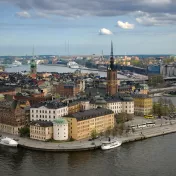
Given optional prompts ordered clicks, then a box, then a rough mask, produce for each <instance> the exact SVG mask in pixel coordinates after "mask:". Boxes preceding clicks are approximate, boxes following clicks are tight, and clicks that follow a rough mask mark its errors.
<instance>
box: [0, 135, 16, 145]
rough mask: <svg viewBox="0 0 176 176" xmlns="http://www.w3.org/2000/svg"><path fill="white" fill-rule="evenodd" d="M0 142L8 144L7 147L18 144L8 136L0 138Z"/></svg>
mask: <svg viewBox="0 0 176 176" xmlns="http://www.w3.org/2000/svg"><path fill="white" fill-rule="evenodd" d="M0 144H2V145H6V146H9V147H17V146H18V142H17V141H15V140H13V139H11V138H8V137H4V138H1V139H0Z"/></svg>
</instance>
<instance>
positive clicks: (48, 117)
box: [30, 101, 68, 122]
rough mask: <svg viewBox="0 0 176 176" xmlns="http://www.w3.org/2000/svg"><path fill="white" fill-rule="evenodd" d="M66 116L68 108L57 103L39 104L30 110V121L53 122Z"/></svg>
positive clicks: (63, 104)
mask: <svg viewBox="0 0 176 176" xmlns="http://www.w3.org/2000/svg"><path fill="white" fill-rule="evenodd" d="M67 114H68V106H67V105H66V104H65V103H62V102H57V101H47V102H41V103H39V104H37V105H34V106H32V107H31V108H30V121H36V120H42V121H51V122H52V121H53V120H55V119H58V118H60V117H63V116H64V115H67Z"/></svg>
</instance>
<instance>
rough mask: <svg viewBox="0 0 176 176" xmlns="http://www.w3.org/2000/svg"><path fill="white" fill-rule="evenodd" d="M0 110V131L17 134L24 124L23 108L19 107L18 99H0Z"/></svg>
mask: <svg viewBox="0 0 176 176" xmlns="http://www.w3.org/2000/svg"><path fill="white" fill-rule="evenodd" d="M0 112H1V113H0V131H2V132H5V133H10V134H16V135H17V134H18V132H19V129H20V128H22V127H24V126H25V124H26V118H25V110H23V109H21V108H20V105H19V103H18V101H16V100H14V101H0Z"/></svg>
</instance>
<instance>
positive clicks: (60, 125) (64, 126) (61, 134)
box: [53, 118, 68, 141]
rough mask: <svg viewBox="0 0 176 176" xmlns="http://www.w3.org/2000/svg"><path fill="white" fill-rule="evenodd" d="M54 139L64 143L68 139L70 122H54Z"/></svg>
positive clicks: (61, 119)
mask: <svg viewBox="0 0 176 176" xmlns="http://www.w3.org/2000/svg"><path fill="white" fill-rule="evenodd" d="M53 139H54V140H58V141H63V140H67V139H68V122H67V120H65V119H63V118H60V119H56V120H54V121H53Z"/></svg>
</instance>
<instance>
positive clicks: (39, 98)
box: [13, 93, 52, 106]
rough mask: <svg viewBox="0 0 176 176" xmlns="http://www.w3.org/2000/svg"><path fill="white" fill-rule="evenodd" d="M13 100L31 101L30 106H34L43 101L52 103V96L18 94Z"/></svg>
mask: <svg viewBox="0 0 176 176" xmlns="http://www.w3.org/2000/svg"><path fill="white" fill-rule="evenodd" d="M13 99H15V100H18V101H29V103H30V105H31V106H33V105H35V104H38V103H40V102H43V101H51V100H52V96H44V95H43V93H40V94H24V93H17V94H16V95H15V96H14V97H13Z"/></svg>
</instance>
